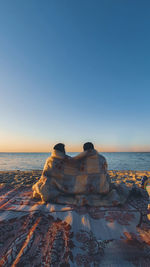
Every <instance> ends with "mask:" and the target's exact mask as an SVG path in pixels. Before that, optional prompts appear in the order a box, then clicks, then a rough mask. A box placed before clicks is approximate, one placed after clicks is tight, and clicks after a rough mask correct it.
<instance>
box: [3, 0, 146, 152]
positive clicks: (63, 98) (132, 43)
mask: <svg viewBox="0 0 150 267" xmlns="http://www.w3.org/2000/svg"><path fill="white" fill-rule="evenodd" d="M0 114H1V116H0V151H49V150H50V147H51V145H53V144H55V142H59V141H60V142H64V143H65V144H66V145H67V149H68V150H79V147H81V146H82V143H83V142H84V141H93V142H94V144H95V145H96V147H98V148H99V149H100V150H101V149H102V150H107V151H108V150H116V151H118V150H121V151H123V150H125V151H126V150H129V151H132V150H149V151H150V137H149V136H150V1H149V0H142V1H141V0H126V1H123V0H101V1H99V0H97V1H96V0H94V1H92V0H90V1H88V0H76V1H73V0H44V1H42V0H40V1H39V0H34V1H33V0H22V1H20V0H14V1H11V0H10V1H9V0H1V1H0ZM81 148H82V147H81Z"/></svg>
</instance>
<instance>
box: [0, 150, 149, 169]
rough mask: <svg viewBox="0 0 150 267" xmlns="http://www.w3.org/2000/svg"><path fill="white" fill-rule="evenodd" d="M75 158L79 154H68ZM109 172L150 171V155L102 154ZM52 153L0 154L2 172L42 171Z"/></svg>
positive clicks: (138, 153)
mask: <svg viewBox="0 0 150 267" xmlns="http://www.w3.org/2000/svg"><path fill="white" fill-rule="evenodd" d="M68 154H69V155H70V156H72V157H73V156H75V155H77V153H68ZM101 154H102V155H104V156H105V157H106V159H107V162H108V169H109V170H139V171H144V170H145V171H150V153H148V152H147V153H145V152H112V153H101ZM49 156H50V153H0V170H1V171H5V170H22V171H23V170H41V169H43V166H44V163H45V160H46V159H47V157H49Z"/></svg>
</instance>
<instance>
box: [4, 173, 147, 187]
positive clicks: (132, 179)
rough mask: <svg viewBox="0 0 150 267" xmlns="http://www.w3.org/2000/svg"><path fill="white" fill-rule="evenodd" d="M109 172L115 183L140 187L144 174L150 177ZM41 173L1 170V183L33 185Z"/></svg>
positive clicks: (140, 174) (141, 174)
mask: <svg viewBox="0 0 150 267" xmlns="http://www.w3.org/2000/svg"><path fill="white" fill-rule="evenodd" d="M108 173H109V175H110V178H111V181H112V182H113V183H117V184H118V183H121V182H123V183H125V184H126V185H127V186H129V187H131V186H132V185H133V184H135V185H137V186H139V187H140V185H141V179H142V177H143V176H144V175H146V176H148V177H150V171H138V170H137V171H135V170H134V171H132V170H109V171H108ZM41 174H42V170H31V171H29V170H25V171H20V170H12V171H7V170H6V171H0V184H9V185H12V186H14V187H18V186H21V185H24V186H32V185H33V184H34V183H36V182H37V181H38V180H39V179H40V177H41Z"/></svg>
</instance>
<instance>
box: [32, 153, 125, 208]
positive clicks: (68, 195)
mask: <svg viewBox="0 0 150 267" xmlns="http://www.w3.org/2000/svg"><path fill="white" fill-rule="evenodd" d="M128 194H129V190H128V189H127V187H126V186H123V185H122V186H121V185H120V186H119V187H118V188H117V187H116V188H114V187H113V188H112V187H111V182H110V178H109V174H108V173H107V163H106V160H105V158H104V157H103V156H101V155H100V154H99V153H98V152H97V151H96V150H93V151H92V154H90V153H88V152H83V153H81V154H79V155H78V156H77V157H76V158H75V160H74V158H73V159H72V158H69V157H66V156H65V155H64V154H63V153H61V152H58V151H56V150H54V151H53V153H52V156H51V157H49V158H48V160H47V161H46V164H45V166H44V170H43V174H42V176H41V179H40V180H39V181H38V182H37V183H36V184H35V185H34V186H33V196H34V197H38V198H41V199H42V200H43V201H44V202H46V201H54V202H55V203H59V204H74V205H78V206H82V205H85V204H88V205H90V206H112V205H116V204H122V203H124V202H125V201H126V199H127V197H128Z"/></svg>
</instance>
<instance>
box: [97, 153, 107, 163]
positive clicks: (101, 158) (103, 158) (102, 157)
mask: <svg viewBox="0 0 150 267" xmlns="http://www.w3.org/2000/svg"><path fill="white" fill-rule="evenodd" d="M98 154H99V153H98ZM99 159H100V160H102V161H106V158H105V157H104V156H103V155H101V154H99Z"/></svg>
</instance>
